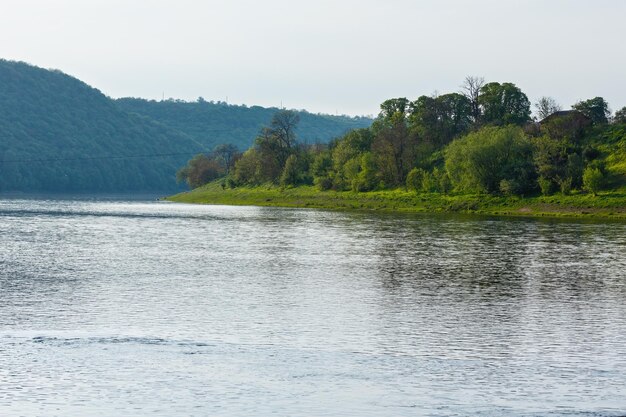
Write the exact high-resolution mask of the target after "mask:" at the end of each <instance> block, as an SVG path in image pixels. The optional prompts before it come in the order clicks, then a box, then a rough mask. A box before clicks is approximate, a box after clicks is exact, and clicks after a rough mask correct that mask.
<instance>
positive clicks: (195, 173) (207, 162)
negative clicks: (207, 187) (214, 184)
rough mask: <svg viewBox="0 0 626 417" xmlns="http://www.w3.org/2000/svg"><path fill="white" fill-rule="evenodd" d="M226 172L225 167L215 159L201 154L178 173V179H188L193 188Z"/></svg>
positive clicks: (179, 180) (180, 180)
mask: <svg viewBox="0 0 626 417" xmlns="http://www.w3.org/2000/svg"><path fill="white" fill-rule="evenodd" d="M224 174H225V171H224V169H223V168H222V166H220V164H219V163H218V162H217V161H215V159H212V158H209V157H207V156H206V155H204V154H199V155H196V156H194V157H193V158H192V159H191V160H189V162H188V163H187V165H186V166H184V167H183V168H181V169H180V170H179V171H178V172H177V173H176V179H177V180H178V182H183V181H186V182H187V184H188V185H189V187H191V188H197V187H200V186H201V185H204V184H206V183H208V182H211V181H213V180H214V179H217V178H219V177H221V176H223V175H224Z"/></svg>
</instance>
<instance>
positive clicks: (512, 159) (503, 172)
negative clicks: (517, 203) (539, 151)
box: [445, 126, 535, 193]
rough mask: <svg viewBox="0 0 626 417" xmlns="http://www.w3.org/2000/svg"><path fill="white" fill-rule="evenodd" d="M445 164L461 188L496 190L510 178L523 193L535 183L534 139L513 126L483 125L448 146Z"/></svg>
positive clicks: (455, 184)
mask: <svg viewBox="0 0 626 417" xmlns="http://www.w3.org/2000/svg"><path fill="white" fill-rule="evenodd" d="M445 167H446V171H447V173H448V175H449V177H450V180H451V182H452V184H453V185H454V187H455V188H456V189H458V190H462V191H470V192H481V191H485V192H489V193H496V192H498V191H500V183H501V181H502V180H507V181H509V182H510V183H512V184H515V191H516V193H524V192H527V191H529V190H531V189H532V187H533V184H534V175H535V170H534V166H533V159H532V146H531V143H530V141H529V139H528V138H526V136H525V135H524V132H523V131H522V129H521V128H519V127H514V126H506V127H484V128H482V129H480V130H479V131H477V132H474V133H470V134H469V135H467V136H464V137H462V138H460V139H457V140H455V141H453V142H452V143H451V144H450V145H448V147H447V148H446V150H445Z"/></svg>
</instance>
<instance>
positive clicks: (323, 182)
mask: <svg viewBox="0 0 626 417" xmlns="http://www.w3.org/2000/svg"><path fill="white" fill-rule="evenodd" d="M313 183H314V184H315V185H316V186H317V188H318V189H319V190H320V191H326V190H330V189H331V188H333V179H332V178H330V177H315V179H314V180H313Z"/></svg>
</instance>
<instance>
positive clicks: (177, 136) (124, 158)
mask: <svg viewBox="0 0 626 417" xmlns="http://www.w3.org/2000/svg"><path fill="white" fill-rule="evenodd" d="M275 111H276V109H264V108H261V107H251V108H246V107H244V106H226V105H220V104H211V103H181V102H159V103H157V102H151V101H146V100H140V99H121V100H112V99H110V98H109V97H107V96H105V95H104V94H102V93H101V92H100V91H99V90H97V89H95V88H93V87H90V86H89V85H87V84H85V83H84V82H82V81H80V80H78V79H76V78H74V77H71V76H69V75H66V74H64V73H62V72H61V71H57V70H46V69H42V68H38V67H35V66H32V65H29V64H26V63H22V62H13V61H6V60H0V192H6V191H23V192H138V191H159V192H170V191H175V190H177V189H180V187H179V186H178V185H177V184H176V181H175V174H176V171H177V170H178V169H179V168H180V167H181V166H182V165H184V164H185V162H186V161H187V160H188V159H189V158H191V156H193V155H194V154H196V153H199V152H202V151H205V150H207V149H210V148H212V147H213V145H215V144H219V143H234V144H236V145H238V146H239V147H240V148H241V149H245V148H247V147H248V146H249V145H250V144H251V143H252V141H253V139H254V136H255V135H256V133H257V132H258V129H259V127H260V126H261V125H262V124H264V123H268V122H269V120H270V118H271V116H272V114H273V113H274V112H275ZM369 122H370V121H369V120H368V119H358V118H356V119H353V118H348V117H334V116H318V115H312V114H308V113H302V123H301V132H300V133H301V137H302V138H303V139H304V138H305V137H306V138H307V139H309V140H310V141H316V140H319V141H328V140H329V139H330V138H332V137H334V136H336V135H339V134H341V133H343V132H344V131H346V130H348V129H351V128H352V127H354V126H361V125H368V124H369Z"/></svg>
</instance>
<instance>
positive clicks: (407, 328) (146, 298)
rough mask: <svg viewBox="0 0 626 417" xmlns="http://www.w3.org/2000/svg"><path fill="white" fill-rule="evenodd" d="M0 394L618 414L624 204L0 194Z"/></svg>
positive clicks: (360, 409)
mask: <svg viewBox="0 0 626 417" xmlns="http://www.w3.org/2000/svg"><path fill="white" fill-rule="evenodd" d="M0 415H2V416H22V415H23V416H144V415H151V416H153V415H154V416H192V415H193V416H209V415H210V416H266V415H276V416H303V417H304V416H422V415H423V416H562V415H563V416H569V415H572V416H618V415H626V223H581V222H567V221H550V220H533V219H510V220H503V219H488V218H478V217H468V218H463V217H441V216H426V215H421V216H418V215H412V216H407V215H390V214H387V215H376V214H367V213H336V212H325V211H314V210H288V209H277V208H254V207H223V206H194V205H178V204H172V203H159V202H138V201H112V200H109V201H82V200H74V201H70V200H64V201H60V200H33V199H30V200H15V199H13V200H0Z"/></svg>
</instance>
